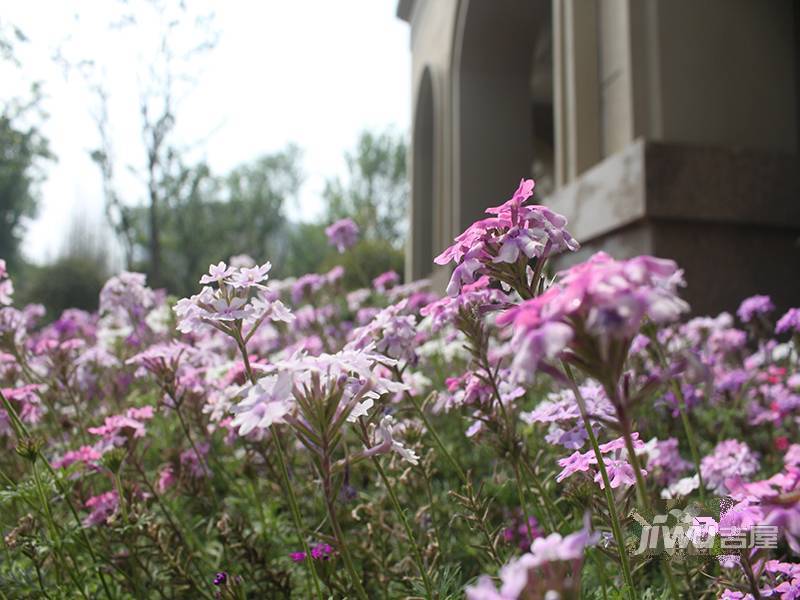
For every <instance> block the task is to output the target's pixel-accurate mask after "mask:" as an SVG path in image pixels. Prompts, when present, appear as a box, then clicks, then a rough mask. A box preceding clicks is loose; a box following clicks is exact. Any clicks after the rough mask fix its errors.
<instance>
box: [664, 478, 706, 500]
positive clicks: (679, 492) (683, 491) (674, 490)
mask: <svg viewBox="0 0 800 600" xmlns="http://www.w3.org/2000/svg"><path fill="white" fill-rule="evenodd" d="M699 487H700V478H699V477H698V476H697V475H692V476H691V477H684V478H683V479H679V480H678V481H676V482H675V483H673V484H672V485H671V486H669V487H668V488H666V489H663V490H661V497H662V498H663V499H664V500H672V499H673V498H677V497H686V496H688V495H689V494H691V493H692V490H696V489H697V488H699Z"/></svg>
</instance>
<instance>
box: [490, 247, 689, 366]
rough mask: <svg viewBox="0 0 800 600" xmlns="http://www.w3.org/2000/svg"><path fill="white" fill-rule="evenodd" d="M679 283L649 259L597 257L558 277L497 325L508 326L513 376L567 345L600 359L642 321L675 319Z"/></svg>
mask: <svg viewBox="0 0 800 600" xmlns="http://www.w3.org/2000/svg"><path fill="white" fill-rule="evenodd" d="M682 283H683V280H682V272H681V271H680V270H678V268H677V265H676V264H675V263H674V262H673V261H671V260H663V259H659V258H654V257H652V256H639V257H636V258H632V259H629V260H624V261H616V260H614V259H613V258H611V257H610V256H608V255H607V254H605V253H603V252H598V253H597V254H595V255H594V256H592V257H591V258H590V259H589V260H588V261H587V262H585V263H581V264H579V265H576V266H574V267H572V268H570V269H567V270H566V271H562V272H561V273H559V274H558V278H557V281H556V283H555V284H554V285H553V286H551V287H550V288H549V289H548V290H547V291H545V292H544V293H543V294H540V295H539V296H537V297H535V298H533V299H531V300H527V301H525V302H523V303H522V304H520V305H519V306H516V307H514V308H511V309H509V310H507V311H506V312H505V313H503V314H501V315H500V316H499V317H498V319H497V322H498V323H499V324H500V325H505V324H512V325H513V328H514V338H513V340H512V347H513V348H514V349H515V351H516V353H517V354H516V357H515V359H514V370H515V371H516V374H517V376H518V377H520V378H530V377H531V376H532V375H533V374H534V371H535V370H536V369H537V367H538V366H539V364H540V363H541V362H548V363H549V362H550V361H551V360H552V359H554V358H556V357H557V356H558V355H560V354H561V351H562V350H564V349H566V348H567V347H569V346H570V345H572V344H575V345H576V346H579V347H586V346H587V345H590V346H599V348H598V350H597V352H598V353H599V354H600V355H603V353H604V349H605V348H607V347H608V345H609V344H610V343H611V342H612V341H618V342H621V343H622V344H623V345H628V344H630V343H631V341H632V340H633V338H634V337H635V336H636V335H637V334H638V332H639V329H640V328H641V326H642V323H643V321H644V320H645V318H647V319H649V320H650V321H652V322H653V323H656V324H663V323H667V322H670V321H673V320H675V319H677V318H678V317H679V316H680V315H681V313H683V312H685V311H686V310H688V308H689V306H688V305H687V304H686V302H684V301H683V300H681V299H680V298H679V297H678V295H677V288H678V286H679V285H681V284H682ZM592 366H593V367H594V368H603V365H592Z"/></svg>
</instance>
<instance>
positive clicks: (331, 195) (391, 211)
mask: <svg viewBox="0 0 800 600" xmlns="http://www.w3.org/2000/svg"><path fill="white" fill-rule="evenodd" d="M406 153H407V148H406V142H405V139H404V137H402V136H399V135H397V134H395V133H393V132H391V131H384V132H381V133H373V132H369V131H365V132H362V133H361V135H360V136H359V138H358V142H357V144H356V148H355V150H354V151H353V152H352V153H348V154H347V155H346V161H347V169H348V178H347V180H346V181H342V180H341V179H340V178H338V177H337V178H334V179H331V180H329V181H328V182H327V183H326V185H325V190H324V191H323V194H322V195H323V197H324V198H325V200H326V202H327V220H328V221H329V222H331V221H336V220H338V219H341V218H344V217H350V218H352V219H353V220H354V221H355V222H356V223H357V224H358V225H359V227H360V228H361V231H362V234H363V236H364V237H365V238H367V239H371V240H384V241H388V242H389V243H391V244H392V245H393V246H394V247H396V248H399V247H401V246H402V243H403V239H404V238H405V227H406V211H407V207H408V197H409V189H408V177H407V172H406Z"/></svg>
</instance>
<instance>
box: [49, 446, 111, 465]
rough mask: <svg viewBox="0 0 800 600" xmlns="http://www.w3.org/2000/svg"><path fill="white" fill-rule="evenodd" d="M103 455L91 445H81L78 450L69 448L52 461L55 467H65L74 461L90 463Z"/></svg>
mask: <svg viewBox="0 0 800 600" xmlns="http://www.w3.org/2000/svg"><path fill="white" fill-rule="evenodd" d="M102 457H103V455H102V454H101V453H100V452H98V451H97V450H95V449H94V448H93V447H92V446H81V447H80V448H79V449H78V450H70V451H69V452H67V453H66V454H64V456H62V457H61V458H59V459H58V460H57V461H55V462H53V466H54V467H55V468H56V469H66V468H67V467H69V466H70V465H72V464H74V463H76V462H83V463H86V464H87V465H91V464H93V463H95V462H97V461H98V460H100V459H101V458H102Z"/></svg>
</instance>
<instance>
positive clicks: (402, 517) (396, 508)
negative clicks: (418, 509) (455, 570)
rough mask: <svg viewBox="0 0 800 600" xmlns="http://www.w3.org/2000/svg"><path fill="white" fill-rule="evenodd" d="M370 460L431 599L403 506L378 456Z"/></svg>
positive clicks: (429, 582) (429, 581) (421, 560)
mask: <svg viewBox="0 0 800 600" xmlns="http://www.w3.org/2000/svg"><path fill="white" fill-rule="evenodd" d="M372 462H373V463H374V464H375V468H377V469H378V474H379V475H380V476H381V480H382V481H383V485H385V486H386V491H387V492H388V493H389V498H390V499H391V501H392V506H393V507H394V511H395V512H396V513H397V516H398V517H399V519H400V522H401V523H402V524H403V529H405V530H406V536H407V537H408V541H409V542H410V543H411V547H412V548H413V549H414V562H416V563H417V569H418V570H419V574H420V575H421V576H422V582H423V584H424V585H425V591H426V592H427V594H428V598H429V599H431V600H432V599H433V597H434V596H433V585H432V584H431V580H430V577H429V576H428V570H427V569H426V568H425V562H424V561H423V559H422V552H421V551H420V549H419V545H418V544H417V540H416V538H415V537H414V532H413V531H412V530H411V525H409V523H408V519H407V518H406V514H405V512H404V511H403V507H402V506H400V501H399V500H398V499H397V494H395V491H394V488H393V487H392V484H391V483H389V479H388V477H386V473H385V471H384V470H383V467H382V466H381V463H380V461H379V460H378V457H377V456H373V457H372Z"/></svg>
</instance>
